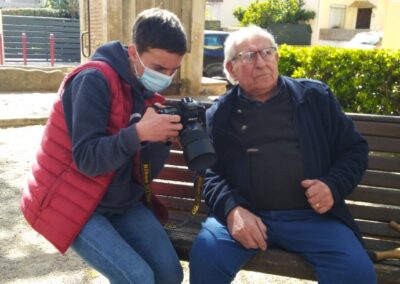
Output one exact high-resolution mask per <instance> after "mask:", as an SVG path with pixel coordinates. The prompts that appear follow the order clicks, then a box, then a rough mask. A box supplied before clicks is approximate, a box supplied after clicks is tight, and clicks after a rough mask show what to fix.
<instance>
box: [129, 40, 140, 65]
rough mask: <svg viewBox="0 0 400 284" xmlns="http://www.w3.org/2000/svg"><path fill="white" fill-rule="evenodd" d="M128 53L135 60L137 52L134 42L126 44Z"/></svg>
mask: <svg viewBox="0 0 400 284" xmlns="http://www.w3.org/2000/svg"><path fill="white" fill-rule="evenodd" d="M128 55H129V57H130V58H132V59H133V60H134V61H136V60H137V56H138V54H137V52H136V46H135V45H134V44H130V45H128Z"/></svg>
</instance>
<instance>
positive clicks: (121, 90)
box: [21, 61, 167, 253]
mask: <svg viewBox="0 0 400 284" xmlns="http://www.w3.org/2000/svg"><path fill="white" fill-rule="evenodd" d="M87 68H95V69H98V70H99V71H100V72H102V73H103V75H104V76H105V78H106V79H107V81H108V85H109V89H110V96H111V111H110V115H109V122H108V128H107V131H108V133H109V134H110V135H114V134H116V133H117V132H118V130H119V129H121V128H123V127H127V126H128V124H129V116H130V114H131V112H132V107H133V102H132V94H131V87H130V86H129V84H127V83H125V82H124V81H122V80H121V79H120V77H119V75H118V73H116V72H115V71H114V69H113V68H112V67H111V66H109V65H108V64H107V63H105V62H101V61H90V62H88V63H86V64H84V65H82V66H79V67H77V68H76V69H75V70H74V71H72V72H71V73H70V74H68V75H67V76H66V77H65V79H64V81H63V82H62V84H61V86H60V89H59V91H58V94H59V99H58V100H57V101H56V102H55V103H54V106H53V109H52V111H51V114H50V116H49V120H48V122H47V124H46V127H45V130H44V134H43V137H42V142H41V145H40V148H39V151H38V153H37V155H36V162H35V163H34V164H33V166H32V175H31V176H30V178H29V180H28V188H26V189H25V190H24V192H23V194H22V201H21V211H22V213H23V215H24V216H25V218H26V220H27V221H28V223H29V224H30V225H31V226H32V227H33V228H34V229H35V230H36V231H37V232H38V233H40V234H41V235H43V236H44V237H45V238H46V239H47V240H48V241H50V242H51V243H52V244H53V245H54V246H55V247H56V248H57V249H58V250H59V251H60V252H61V253H65V251H66V250H67V249H68V247H69V246H70V245H71V243H72V242H73V241H74V239H75V238H76V236H77V235H78V234H79V232H80V231H81V229H82V227H83V226H84V224H85V223H86V222H87V220H88V219H89V217H90V216H91V215H92V213H93V211H94V210H95V208H96V207H97V205H98V203H99V202H100V200H101V198H102V197H103V195H104V194H105V192H106V190H107V187H108V185H109V184H110V182H111V180H112V178H113V176H114V172H110V173H106V174H103V175H99V176H95V177H89V176H86V175H84V174H82V173H81V172H80V171H79V170H78V169H77V166H76V164H75V163H74V161H73V159H72V152H71V149H72V147H71V142H70V138H69V135H68V131H67V126H66V123H65V118H64V112H63V108H62V102H61V96H62V94H63V91H64V86H65V84H66V83H67V82H68V81H69V80H71V79H72V78H73V77H74V76H75V75H76V74H78V72H80V71H81V70H83V69H87ZM156 102H160V103H163V102H164V98H163V97H162V96H161V95H159V94H156V95H155V96H153V97H152V99H150V100H147V101H146V106H149V105H152V104H154V103H156ZM133 159H134V163H135V164H136V165H137V166H134V168H135V169H137V170H138V171H140V164H139V163H140V158H139V155H138V154H137V155H135V157H133ZM133 174H134V176H135V178H136V180H141V175H140V172H135V173H133ZM154 201H155V204H154V205H159V204H160V203H159V202H158V200H154ZM160 212H161V213H160ZM157 213H160V214H162V215H163V216H161V219H163V221H165V217H166V216H165V213H166V210H165V209H163V208H159V207H158V210H157V212H156V214H157ZM166 218H167V217H166Z"/></svg>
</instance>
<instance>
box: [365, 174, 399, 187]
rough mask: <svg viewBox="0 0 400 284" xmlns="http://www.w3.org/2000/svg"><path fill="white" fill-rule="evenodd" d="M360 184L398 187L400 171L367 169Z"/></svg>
mask: <svg viewBox="0 0 400 284" xmlns="http://www.w3.org/2000/svg"><path fill="white" fill-rule="evenodd" d="M360 184H362V185H376V186H380V187H390V188H398V187H399V185H400V173H390V172H382V171H372V170H367V171H366V172H365V174H364V176H363V178H362V179H361V182H360Z"/></svg>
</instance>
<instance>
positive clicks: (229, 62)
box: [225, 61, 236, 80]
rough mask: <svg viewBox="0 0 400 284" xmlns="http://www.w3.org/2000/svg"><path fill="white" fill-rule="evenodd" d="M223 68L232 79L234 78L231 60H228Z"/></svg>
mask: <svg viewBox="0 0 400 284" xmlns="http://www.w3.org/2000/svg"><path fill="white" fill-rule="evenodd" d="M225 68H226V70H227V71H228V72H229V74H230V75H231V77H232V79H234V80H236V76H235V70H234V68H233V63H232V61H228V62H227V63H226V64H225Z"/></svg>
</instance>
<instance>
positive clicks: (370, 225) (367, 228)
mask: <svg viewBox="0 0 400 284" xmlns="http://www.w3.org/2000/svg"><path fill="white" fill-rule="evenodd" d="M356 223H357V225H358V228H359V229H360V231H361V232H362V233H363V234H366V235H369V237H371V236H372V235H373V236H375V237H377V238H379V237H385V238H386V239H387V240H388V241H389V242H393V241H397V242H398V247H400V240H399V239H398V238H399V235H400V233H398V232H395V231H394V230H393V229H391V228H389V226H388V222H377V221H370V220H361V219H356ZM389 248H393V247H389Z"/></svg>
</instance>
